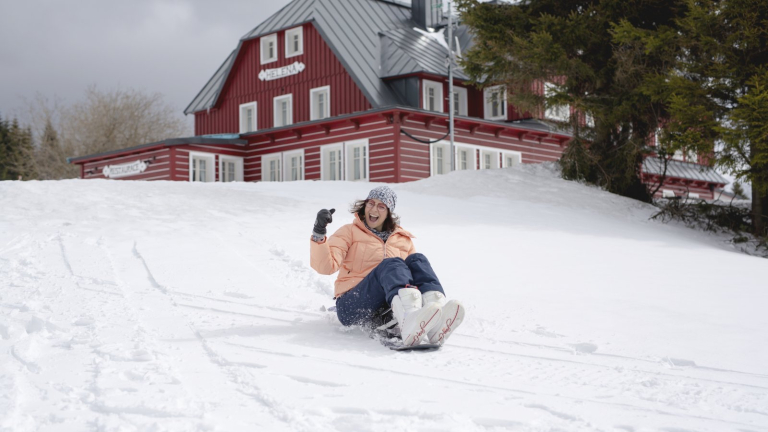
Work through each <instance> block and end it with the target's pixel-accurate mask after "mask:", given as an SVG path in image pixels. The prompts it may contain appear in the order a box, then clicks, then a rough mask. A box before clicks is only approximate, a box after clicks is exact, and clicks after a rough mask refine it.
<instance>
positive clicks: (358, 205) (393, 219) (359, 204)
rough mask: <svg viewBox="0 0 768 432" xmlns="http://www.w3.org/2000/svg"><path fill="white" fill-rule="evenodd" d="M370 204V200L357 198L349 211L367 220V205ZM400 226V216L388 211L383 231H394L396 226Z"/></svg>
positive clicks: (362, 219)
mask: <svg viewBox="0 0 768 432" xmlns="http://www.w3.org/2000/svg"><path fill="white" fill-rule="evenodd" d="M367 204H368V200H367V199H364V200H357V201H355V202H354V203H352V207H350V209H349V212H350V213H356V214H357V216H358V217H360V220H361V221H365V206H366V205H367ZM398 226H400V216H398V215H396V214H394V213H392V212H391V211H389V210H388V211H387V218H386V219H384V225H382V227H381V230H382V231H390V232H391V231H394V230H395V228H397V227H398Z"/></svg>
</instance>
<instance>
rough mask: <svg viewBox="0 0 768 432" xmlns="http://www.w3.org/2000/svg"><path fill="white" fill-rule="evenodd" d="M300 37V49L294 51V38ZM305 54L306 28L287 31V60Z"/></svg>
mask: <svg viewBox="0 0 768 432" xmlns="http://www.w3.org/2000/svg"><path fill="white" fill-rule="evenodd" d="M295 35H299V49H298V50H297V51H293V43H292V42H293V36H295ZM302 54H304V27H296V28H292V29H290V30H286V31H285V58H291V57H296V56H300V55H302Z"/></svg>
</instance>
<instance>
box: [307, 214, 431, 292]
mask: <svg viewBox="0 0 768 432" xmlns="http://www.w3.org/2000/svg"><path fill="white" fill-rule="evenodd" d="M354 216H355V220H354V222H352V223H351V224H347V225H344V226H342V227H341V228H339V229H338V230H337V231H336V232H335V233H334V234H333V235H332V236H330V237H326V239H325V240H324V241H323V242H322V243H317V242H315V241H312V240H310V249H309V262H310V265H311V266H312V268H313V269H315V271H317V272H318V273H320V274H324V275H330V274H333V273H335V272H336V271H338V272H339V276H338V278H336V287H335V289H334V297H339V296H340V295H342V294H344V293H345V292H347V291H349V290H351V289H352V288H354V287H355V286H356V285H357V284H358V283H360V281H361V280H363V278H365V276H367V275H368V273H370V272H371V271H372V270H373V269H374V268H376V266H377V265H379V264H380V263H381V262H382V261H383V260H384V258H393V257H400V258H403V259H405V258H406V257H407V256H408V255H411V254H413V253H416V249H415V248H414V247H413V241H411V239H412V238H413V235H412V234H411V233H409V232H408V231H406V230H404V229H402V228H400V227H397V228H396V229H395V231H394V232H393V233H392V234H391V235H390V236H389V239H387V242H386V243H384V242H383V241H382V240H381V239H380V238H379V237H378V236H377V235H376V234H374V233H372V232H371V231H370V230H369V229H368V228H367V227H366V226H365V224H364V223H363V221H361V220H360V218H359V217H358V216H357V214H355V215H354Z"/></svg>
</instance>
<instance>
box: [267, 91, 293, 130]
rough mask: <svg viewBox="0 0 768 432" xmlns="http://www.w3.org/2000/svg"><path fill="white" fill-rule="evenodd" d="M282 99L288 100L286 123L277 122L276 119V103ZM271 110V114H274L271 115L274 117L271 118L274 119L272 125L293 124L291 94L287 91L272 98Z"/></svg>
mask: <svg viewBox="0 0 768 432" xmlns="http://www.w3.org/2000/svg"><path fill="white" fill-rule="evenodd" d="M283 100H288V108H289V109H288V116H287V117H288V118H287V119H286V123H285V124H278V121H277V119H278V109H277V104H278V103H280V102H282V101H283ZM272 110H273V114H274V116H273V117H274V118H273V120H274V123H273V124H274V127H276V128H277V127H283V126H290V125H292V124H293V94H292V93H289V94H286V95H281V96H276V97H275V98H274V99H273V100H272Z"/></svg>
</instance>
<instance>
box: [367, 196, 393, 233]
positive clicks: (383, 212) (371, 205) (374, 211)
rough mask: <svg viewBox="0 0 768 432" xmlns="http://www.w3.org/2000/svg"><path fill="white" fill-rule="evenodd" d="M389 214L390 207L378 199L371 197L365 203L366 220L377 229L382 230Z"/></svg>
mask: <svg viewBox="0 0 768 432" xmlns="http://www.w3.org/2000/svg"><path fill="white" fill-rule="evenodd" d="M387 214H389V209H387V206H386V205H384V203H383V202H381V201H379V200H377V199H369V200H368V202H367V203H366V204H365V222H366V223H367V224H368V226H369V227H371V228H373V229H375V230H381V227H383V226H384V221H385V220H386V219H387Z"/></svg>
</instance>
